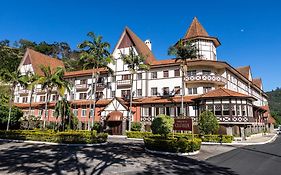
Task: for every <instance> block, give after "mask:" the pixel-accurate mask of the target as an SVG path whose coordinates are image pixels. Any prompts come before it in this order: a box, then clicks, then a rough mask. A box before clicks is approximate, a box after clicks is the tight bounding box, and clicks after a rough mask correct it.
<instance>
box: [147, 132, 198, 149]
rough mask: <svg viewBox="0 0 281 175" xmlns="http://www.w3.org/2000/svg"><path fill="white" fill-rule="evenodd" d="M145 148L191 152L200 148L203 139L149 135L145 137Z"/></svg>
mask: <svg viewBox="0 0 281 175" xmlns="http://www.w3.org/2000/svg"><path fill="white" fill-rule="evenodd" d="M144 144H145V148H146V149H148V150H152V151H161V152H170V153H189V152H195V151H198V150H200V147H201V139H198V138H194V139H191V140H188V139H185V138H176V137H162V136H149V137H145V138H144Z"/></svg>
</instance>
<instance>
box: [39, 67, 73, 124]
mask: <svg viewBox="0 0 281 175" xmlns="http://www.w3.org/2000/svg"><path fill="white" fill-rule="evenodd" d="M41 71H42V72H43V74H44V76H42V77H40V78H39V79H38V83H39V84H41V85H42V90H46V100H45V115H44V119H43V122H44V123H43V128H45V127H46V118H47V110H48V103H49V101H50V96H51V93H52V90H53V88H55V87H56V88H57V91H58V93H59V95H60V96H61V97H63V96H64V92H65V90H67V91H68V92H70V86H71V85H70V83H69V82H68V81H66V80H65V79H64V68H62V67H57V68H56V70H55V72H52V70H51V68H50V66H48V67H45V66H42V67H41Z"/></svg>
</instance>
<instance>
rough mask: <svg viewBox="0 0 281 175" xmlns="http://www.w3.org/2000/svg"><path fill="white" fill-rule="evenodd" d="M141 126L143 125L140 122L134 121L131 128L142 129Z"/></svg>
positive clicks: (134, 129) (133, 129)
mask: <svg viewBox="0 0 281 175" xmlns="http://www.w3.org/2000/svg"><path fill="white" fill-rule="evenodd" d="M141 127H142V125H141V123H140V122H132V127H131V130H132V131H140V130H141Z"/></svg>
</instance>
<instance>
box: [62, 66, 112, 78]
mask: <svg viewBox="0 0 281 175" xmlns="http://www.w3.org/2000/svg"><path fill="white" fill-rule="evenodd" d="M94 72H100V73H107V72H108V71H107V70H106V69H105V68H99V69H88V70H78V71H71V72H65V74H64V76H65V77H67V78H69V77H79V76H85V75H92V74H93V73H94Z"/></svg>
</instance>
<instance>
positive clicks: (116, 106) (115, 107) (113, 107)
mask: <svg viewBox="0 0 281 175" xmlns="http://www.w3.org/2000/svg"><path fill="white" fill-rule="evenodd" d="M103 110H104V111H127V108H126V107H125V106H124V105H123V104H121V103H120V102H119V101H118V100H117V99H116V98H114V99H113V100H112V101H111V102H110V103H109V104H108V105H107V106H106V107H105V108H104V109H103Z"/></svg>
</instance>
